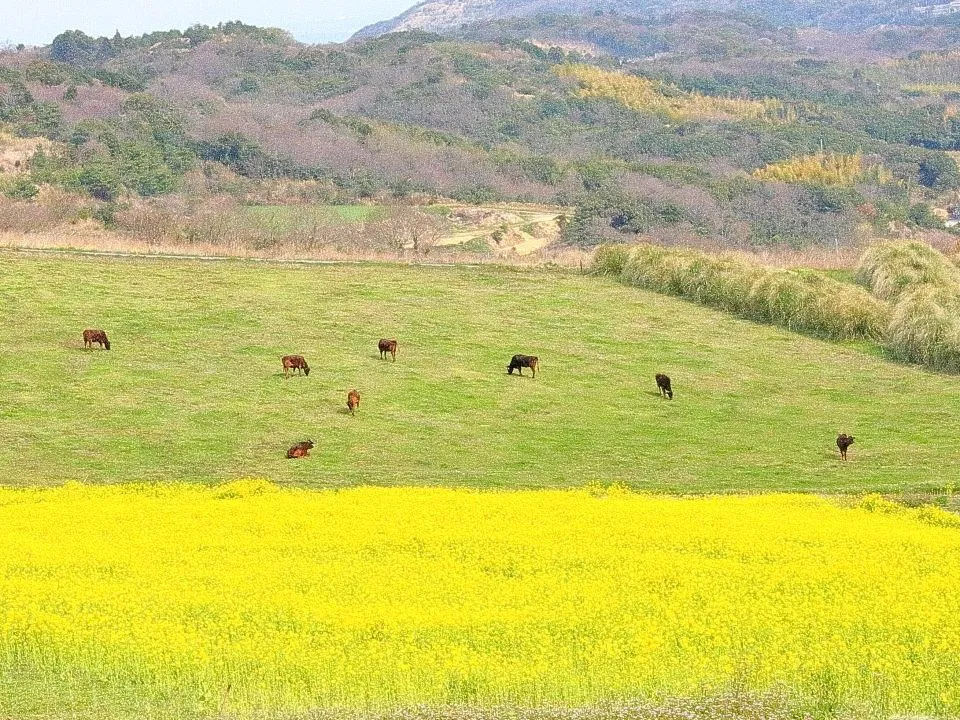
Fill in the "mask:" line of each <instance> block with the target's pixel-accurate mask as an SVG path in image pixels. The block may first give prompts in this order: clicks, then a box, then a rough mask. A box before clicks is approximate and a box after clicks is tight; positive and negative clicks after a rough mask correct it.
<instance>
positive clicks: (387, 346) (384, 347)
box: [377, 338, 397, 362]
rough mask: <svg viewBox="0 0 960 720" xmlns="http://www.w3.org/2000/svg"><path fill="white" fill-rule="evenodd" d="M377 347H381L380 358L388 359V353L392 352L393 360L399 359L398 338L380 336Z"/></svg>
mask: <svg viewBox="0 0 960 720" xmlns="http://www.w3.org/2000/svg"><path fill="white" fill-rule="evenodd" d="M377 347H379V348H380V359H381V360H386V359H387V353H390V355H391V357H393V361H394V362H396V361H397V341H396V340H387V339H386V338H380V342H379V343H377Z"/></svg>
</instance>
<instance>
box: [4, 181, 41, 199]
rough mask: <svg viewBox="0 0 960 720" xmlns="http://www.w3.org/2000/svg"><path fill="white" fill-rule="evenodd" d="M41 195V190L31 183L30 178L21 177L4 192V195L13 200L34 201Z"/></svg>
mask: <svg viewBox="0 0 960 720" xmlns="http://www.w3.org/2000/svg"><path fill="white" fill-rule="evenodd" d="M39 194H40V188H38V187H37V186H36V185H34V184H33V183H32V182H30V179H29V178H25V177H19V178H17V179H16V180H14V181H13V184H12V185H11V186H10V187H8V188H7V189H6V190H5V191H4V195H6V196H7V197H8V198H11V199H12V200H32V199H33V198H35V197H36V196H37V195H39Z"/></svg>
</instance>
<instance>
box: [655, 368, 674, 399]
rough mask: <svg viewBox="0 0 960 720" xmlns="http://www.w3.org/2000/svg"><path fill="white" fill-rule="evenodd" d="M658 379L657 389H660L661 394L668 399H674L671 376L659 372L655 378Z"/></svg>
mask: <svg viewBox="0 0 960 720" xmlns="http://www.w3.org/2000/svg"><path fill="white" fill-rule="evenodd" d="M654 379H655V380H656V381H657V389H658V390H660V396H661V397H665V398H667V399H668V400H673V388H672V387H670V378H669V376H667V375H664V374H663V373H657V375H656V377H655V378H654Z"/></svg>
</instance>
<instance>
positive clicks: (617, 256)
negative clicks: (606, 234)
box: [591, 245, 630, 277]
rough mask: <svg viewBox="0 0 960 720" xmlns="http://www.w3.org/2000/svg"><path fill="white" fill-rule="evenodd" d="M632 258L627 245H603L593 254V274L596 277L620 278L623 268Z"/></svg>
mask: <svg viewBox="0 0 960 720" xmlns="http://www.w3.org/2000/svg"><path fill="white" fill-rule="evenodd" d="M628 257H630V248H628V247H627V246H626V245H601V246H600V247H599V248H597V251H596V252H595V253H594V254H593V266H592V267H591V272H592V273H593V274H594V275H613V276H615V277H619V276H620V275H621V273H623V266H624V265H625V264H626V262H627V258H628Z"/></svg>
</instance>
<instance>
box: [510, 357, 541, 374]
mask: <svg viewBox="0 0 960 720" xmlns="http://www.w3.org/2000/svg"><path fill="white" fill-rule="evenodd" d="M539 362H540V359H539V358H538V357H537V356H536V355H514V356H513V357H512V358H510V364H509V365H507V375H513V371H514V370H516V371H517V372H519V373H520V375H523V368H530V370H531V371H532V372H533V377H536V376H537V364H538V363H539Z"/></svg>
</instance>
